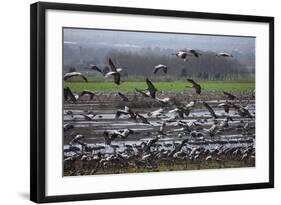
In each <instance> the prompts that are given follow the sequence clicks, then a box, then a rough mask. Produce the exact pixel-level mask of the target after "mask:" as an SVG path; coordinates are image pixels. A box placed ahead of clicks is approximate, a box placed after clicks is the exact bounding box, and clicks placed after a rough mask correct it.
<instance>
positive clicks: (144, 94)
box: [135, 88, 149, 98]
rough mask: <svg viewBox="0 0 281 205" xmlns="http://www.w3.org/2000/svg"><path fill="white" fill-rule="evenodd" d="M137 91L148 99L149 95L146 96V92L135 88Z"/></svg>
mask: <svg viewBox="0 0 281 205" xmlns="http://www.w3.org/2000/svg"><path fill="white" fill-rule="evenodd" d="M135 90H136V92H138V93H140V94H141V95H142V96H143V97H146V98H148V97H149V95H147V94H146V93H145V92H143V91H142V90H139V89H137V88H135Z"/></svg>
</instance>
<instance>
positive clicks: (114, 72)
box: [105, 58, 122, 85]
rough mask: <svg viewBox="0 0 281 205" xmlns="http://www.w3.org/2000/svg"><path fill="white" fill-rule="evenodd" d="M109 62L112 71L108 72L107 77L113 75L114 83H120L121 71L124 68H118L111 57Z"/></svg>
mask: <svg viewBox="0 0 281 205" xmlns="http://www.w3.org/2000/svg"><path fill="white" fill-rule="evenodd" d="M108 62H109V66H110V68H111V71H110V72H108V73H106V74H105V77H109V76H113V79H114V83H115V84H117V85H120V72H121V71H122V68H117V67H116V66H115V65H114V63H113V62H112V60H111V59H110V58H109V60H108Z"/></svg>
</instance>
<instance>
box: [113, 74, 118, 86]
mask: <svg viewBox="0 0 281 205" xmlns="http://www.w3.org/2000/svg"><path fill="white" fill-rule="evenodd" d="M113 76H114V83H115V84H117V85H120V73H118V72H116V73H114V74H113Z"/></svg>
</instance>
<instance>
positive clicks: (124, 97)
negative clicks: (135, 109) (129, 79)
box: [118, 92, 129, 102]
mask: <svg viewBox="0 0 281 205" xmlns="http://www.w3.org/2000/svg"><path fill="white" fill-rule="evenodd" d="M118 95H119V96H120V97H121V98H122V99H123V101H125V102H129V98H127V97H126V96H125V95H124V94H122V93H120V92H118Z"/></svg>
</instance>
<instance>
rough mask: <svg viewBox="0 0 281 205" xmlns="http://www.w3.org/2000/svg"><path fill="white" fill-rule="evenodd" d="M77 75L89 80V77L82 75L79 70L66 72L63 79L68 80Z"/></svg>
mask: <svg viewBox="0 0 281 205" xmlns="http://www.w3.org/2000/svg"><path fill="white" fill-rule="evenodd" d="M75 76H78V77H81V78H82V79H83V80H84V81H86V82H88V79H87V78H86V76H84V75H82V74H81V73H79V72H71V73H66V74H65V75H64V76H63V80H65V81H67V80H68V79H70V78H72V77H75Z"/></svg>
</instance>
